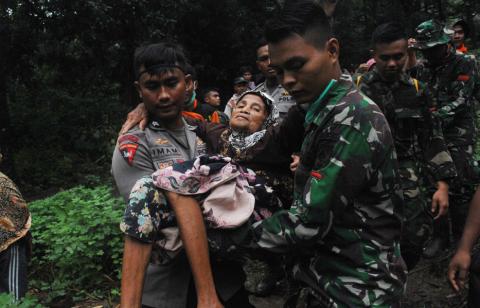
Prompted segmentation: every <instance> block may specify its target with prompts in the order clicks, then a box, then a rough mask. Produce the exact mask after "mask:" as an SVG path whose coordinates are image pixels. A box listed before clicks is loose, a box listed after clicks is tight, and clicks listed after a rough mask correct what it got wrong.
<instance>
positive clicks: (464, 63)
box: [412, 21, 477, 237]
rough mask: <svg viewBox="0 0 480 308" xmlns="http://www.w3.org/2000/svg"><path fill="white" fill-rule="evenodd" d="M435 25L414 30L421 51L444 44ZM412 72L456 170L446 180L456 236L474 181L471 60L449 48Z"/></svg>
mask: <svg viewBox="0 0 480 308" xmlns="http://www.w3.org/2000/svg"><path fill="white" fill-rule="evenodd" d="M439 27H440V26H439V25H438V24H436V23H435V22H433V21H426V22H424V23H422V24H420V25H419V26H418V27H417V29H416V32H417V35H416V39H417V46H416V47H417V48H418V49H421V50H422V49H428V48H431V47H434V46H437V45H440V44H446V43H448V41H449V38H447V37H445V36H444V35H443V34H442V32H441V31H443V30H442V29H441V27H440V29H438V28H439ZM412 75H413V76H414V77H415V78H417V79H418V80H420V81H422V82H425V83H426V84H427V86H428V88H429V90H430V92H431V93H432V97H433V99H434V104H435V105H436V106H437V110H436V111H435V112H434V114H435V115H436V116H438V117H439V118H440V119H441V122H442V128H443V135H444V137H445V141H446V143H447V147H448V150H449V151H450V154H451V156H452V158H453V161H454V163H455V167H456V169H457V175H458V176H457V177H456V178H455V179H454V180H452V181H451V182H450V189H449V193H450V217H451V219H452V231H453V234H454V236H456V237H460V235H461V233H462V230H463V226H464V225H465V219H466V216H467V211H468V205H469V203H470V200H471V198H472V196H473V194H474V192H475V182H476V180H477V176H476V170H475V165H476V163H475V161H474V159H473V146H474V143H475V138H476V128H475V106H474V100H473V99H472V96H473V91H474V88H475V77H474V76H475V63H474V61H472V59H469V58H467V57H465V56H464V55H458V54H456V53H455V51H453V50H452V49H450V50H449V54H448V56H447V57H446V58H445V60H444V62H443V63H442V64H440V65H437V66H431V65H429V63H428V62H427V63H423V64H420V65H418V66H416V67H414V68H413V70H412ZM446 230H448V228H447V227H445V226H444V227H441V228H440V229H439V231H441V232H443V231H446Z"/></svg>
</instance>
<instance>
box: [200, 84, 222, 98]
mask: <svg viewBox="0 0 480 308" xmlns="http://www.w3.org/2000/svg"><path fill="white" fill-rule="evenodd" d="M210 92H218V94H220V90H219V89H218V88H215V87H210V88H206V89H205V90H204V91H203V92H202V99H203V100H204V101H205V98H207V96H208V94H209V93H210Z"/></svg>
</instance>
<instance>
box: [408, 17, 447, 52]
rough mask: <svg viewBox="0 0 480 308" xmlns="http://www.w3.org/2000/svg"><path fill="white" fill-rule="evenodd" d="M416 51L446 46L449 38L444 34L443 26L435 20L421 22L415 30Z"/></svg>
mask: <svg viewBox="0 0 480 308" xmlns="http://www.w3.org/2000/svg"><path fill="white" fill-rule="evenodd" d="M415 40H416V43H415V44H414V45H413V47H414V48H416V49H420V50H423V49H428V48H432V47H435V46H437V45H443V44H448V43H449V42H450V40H451V38H450V36H449V35H448V34H447V33H446V32H445V28H444V26H443V25H442V24H441V23H439V22H438V21H436V20H433V19H430V20H427V21H424V22H422V23H421V24H419V25H418V26H417V28H416V29H415Z"/></svg>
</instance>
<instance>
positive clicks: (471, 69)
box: [435, 61, 475, 123]
mask: <svg viewBox="0 0 480 308" xmlns="http://www.w3.org/2000/svg"><path fill="white" fill-rule="evenodd" d="M474 74H475V66H474V64H473V63H472V62H471V61H465V62H464V63H462V64H461V65H460V67H459V68H458V69H457V72H456V77H455V80H453V81H452V82H451V87H450V88H451V94H450V100H449V102H448V103H446V104H445V105H443V106H442V107H441V108H439V109H438V110H437V111H436V112H435V114H436V115H437V116H438V117H439V118H440V119H441V120H442V121H443V122H447V123H448V122H450V121H452V120H453V117H454V116H455V113H457V112H459V111H461V110H463V109H466V108H469V106H470V104H472V103H473V100H472V96H473V91H474V88H475V78H474Z"/></svg>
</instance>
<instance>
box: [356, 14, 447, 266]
mask: <svg viewBox="0 0 480 308" xmlns="http://www.w3.org/2000/svg"><path fill="white" fill-rule="evenodd" d="M372 45H373V46H372V47H373V50H374V58H375V61H376V63H377V65H376V66H375V68H374V69H373V70H372V71H370V72H367V73H366V74H364V75H362V76H359V77H358V78H357V80H356V83H357V85H358V87H359V89H360V90H361V91H362V92H363V93H364V94H365V95H367V96H368V97H369V98H371V99H372V100H373V101H374V102H375V103H376V104H377V105H378V106H379V107H380V109H381V110H382V112H383V113H384V114H385V117H386V118H387V120H388V124H389V125H390V129H391V130H392V134H393V138H394V140H395V148H396V150H397V156H398V162H399V174H400V183H401V188H402V190H403V198H404V204H405V217H404V224H403V233H402V241H401V248H402V257H403V259H404V260H405V263H406V264H407V267H408V269H409V270H411V269H412V268H413V267H414V266H415V265H416V263H417V262H418V261H419V259H420V256H421V254H422V249H423V247H424V245H425V243H426V241H427V240H428V239H429V238H430V236H431V234H432V231H433V220H432V214H431V213H430V210H429V208H428V206H427V199H428V198H427V196H426V195H425V191H424V190H422V186H423V184H424V181H423V178H424V177H423V176H422V175H421V170H422V169H425V170H426V171H427V172H428V175H429V176H430V177H431V178H432V179H433V180H434V181H435V182H436V184H437V191H436V192H435V194H434V195H433V198H432V199H433V200H432V201H433V202H432V211H433V210H436V209H437V208H438V215H437V217H439V216H440V215H441V214H444V213H446V210H447V208H448V184H447V182H446V181H447V180H449V179H452V178H453V177H454V176H455V174H456V173H455V166H454V165H453V161H452V158H451V157H450V154H449V153H448V150H447V147H446V145H445V141H444V139H443V134H442V129H441V126H440V121H439V119H437V118H436V117H433V116H432V113H431V111H430V109H431V108H432V107H433V106H432V105H431V104H432V101H431V96H430V95H429V93H428V91H427V89H426V88H425V86H424V85H423V84H420V83H419V82H418V81H417V80H416V79H413V78H410V77H409V76H408V75H407V74H406V73H404V72H403V67H404V66H405V62H406V59H407V36H406V34H405V31H404V30H403V27H402V26H401V25H399V24H396V23H387V24H383V25H380V26H379V27H378V28H377V29H376V30H375V31H374V33H373V36H372Z"/></svg>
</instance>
